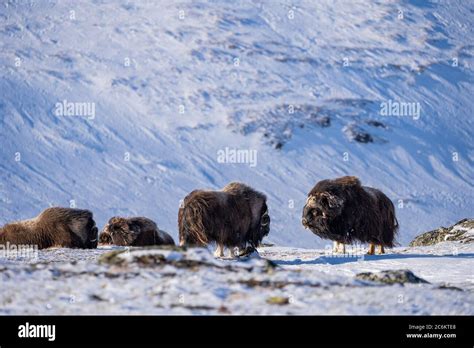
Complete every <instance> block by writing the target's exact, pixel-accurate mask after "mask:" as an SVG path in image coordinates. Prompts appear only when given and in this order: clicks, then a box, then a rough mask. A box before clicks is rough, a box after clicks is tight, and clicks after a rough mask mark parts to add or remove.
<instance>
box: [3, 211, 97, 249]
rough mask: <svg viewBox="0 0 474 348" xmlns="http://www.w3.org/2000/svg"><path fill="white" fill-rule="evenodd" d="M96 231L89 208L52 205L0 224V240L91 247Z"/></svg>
mask: <svg viewBox="0 0 474 348" xmlns="http://www.w3.org/2000/svg"><path fill="white" fill-rule="evenodd" d="M97 232H98V230H97V227H96V225H95V222H94V219H93V217H92V213H91V212H90V211H89V210H81V209H72V208H60V207H53V208H48V209H46V210H44V211H43V212H42V213H41V214H39V215H38V216H37V217H35V218H33V219H30V220H22V221H17V222H12V223H9V224H6V225H5V226H3V227H2V228H0V244H7V243H10V244H11V245H35V246H37V247H38V249H45V248H49V247H65V248H83V249H92V248H96V247H97Z"/></svg>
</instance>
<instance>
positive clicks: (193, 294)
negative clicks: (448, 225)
mask: <svg viewBox="0 0 474 348" xmlns="http://www.w3.org/2000/svg"><path fill="white" fill-rule="evenodd" d="M111 251H112V252H115V253H117V252H122V254H119V255H115V256H114V257H112V256H110V254H109V256H108V257H107V258H106V259H107V260H108V261H107V262H104V259H105V258H104V254H106V253H108V252H111ZM259 252H260V257H257V258H251V259H249V260H225V259H215V258H214V257H213V256H212V254H211V253H210V252H209V251H208V250H205V249H189V250H187V251H185V252H183V251H178V250H161V249H135V248H131V249H129V250H123V248H121V247H113V248H110V247H109V248H99V249H97V250H72V249H50V250H44V251H40V252H39V255H38V257H37V258H36V259H31V258H29V259H14V258H11V259H2V260H1V261H0V282H1V283H0V284H1V292H0V314H303V315H314V314H320V315H328V314H329V315H332V314H343V315H379V314H383V315H387V314H402V315H474V273H473V267H472V265H473V258H474V244H472V243H471V244H462V243H458V242H444V243H441V244H438V245H435V246H430V247H418V248H409V249H407V250H405V249H404V248H396V249H394V250H391V251H390V252H389V253H388V254H385V255H375V256H366V255H364V254H363V252H365V250H364V251H363V252H362V253H360V252H361V250H359V251H358V253H356V254H355V255H345V256H343V255H337V254H331V253H327V251H326V250H322V249H315V250H309V249H299V248H289V247H264V248H260V249H259ZM101 255H102V256H101ZM100 257H102V259H101V261H100V262H97V261H98V259H99V258H100ZM267 260H272V261H273V263H274V264H276V265H277V266H276V267H275V266H272V264H269V263H268V261H267ZM400 269H409V270H411V271H412V272H413V273H414V274H415V275H416V276H418V277H421V278H423V279H425V280H427V281H428V282H429V284H428V283H424V284H404V285H401V284H394V285H387V284H381V283H376V282H370V281H364V280H359V279H357V278H356V277H355V275H357V274H358V273H361V272H378V271H382V270H384V271H386V270H400ZM18 284H21V286H18Z"/></svg>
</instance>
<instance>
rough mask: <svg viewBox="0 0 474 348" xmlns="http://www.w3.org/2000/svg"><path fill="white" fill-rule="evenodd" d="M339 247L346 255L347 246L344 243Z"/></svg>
mask: <svg viewBox="0 0 474 348" xmlns="http://www.w3.org/2000/svg"><path fill="white" fill-rule="evenodd" d="M339 245H340V246H341V247H342V248H341V249H342V253H343V254H345V253H346V245H345V244H344V243H339Z"/></svg>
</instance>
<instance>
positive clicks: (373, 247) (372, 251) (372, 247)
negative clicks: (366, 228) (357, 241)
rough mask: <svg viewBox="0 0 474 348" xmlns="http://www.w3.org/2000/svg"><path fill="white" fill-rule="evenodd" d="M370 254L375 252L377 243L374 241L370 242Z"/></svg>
mask: <svg viewBox="0 0 474 348" xmlns="http://www.w3.org/2000/svg"><path fill="white" fill-rule="evenodd" d="M367 254H368V255H374V254H375V244H374V243H369V251H368V252H367Z"/></svg>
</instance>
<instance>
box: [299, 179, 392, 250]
mask: <svg viewBox="0 0 474 348" xmlns="http://www.w3.org/2000/svg"><path fill="white" fill-rule="evenodd" d="M302 222H303V226H305V227H306V228H309V229H310V230H311V231H312V232H313V233H314V234H316V235H317V236H319V237H321V238H325V239H330V240H332V241H335V242H336V243H344V244H350V243H352V242H353V241H355V240H358V241H361V242H363V243H369V244H370V245H369V252H368V253H369V254H371V255H372V254H374V252H375V245H378V246H379V247H380V253H381V254H382V253H384V247H393V245H394V243H395V236H396V233H397V230H398V222H397V219H396V217H395V207H394V206H393V203H392V202H391V201H390V199H389V198H388V197H387V196H386V195H385V194H384V193H383V192H381V191H379V190H377V189H374V188H371V187H367V186H362V185H361V183H360V181H359V179H358V178H356V177H354V176H344V177H342V178H338V179H335V180H322V181H320V182H318V183H317V184H316V186H314V188H313V189H312V190H311V192H310V193H309V194H308V199H307V201H306V205H305V206H304V209H303V220H302Z"/></svg>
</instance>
